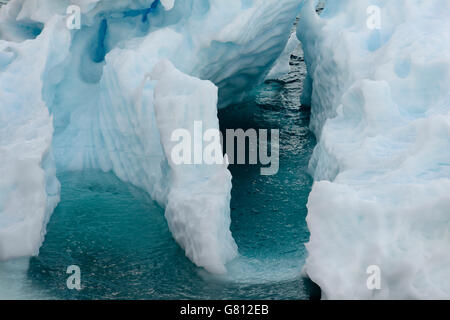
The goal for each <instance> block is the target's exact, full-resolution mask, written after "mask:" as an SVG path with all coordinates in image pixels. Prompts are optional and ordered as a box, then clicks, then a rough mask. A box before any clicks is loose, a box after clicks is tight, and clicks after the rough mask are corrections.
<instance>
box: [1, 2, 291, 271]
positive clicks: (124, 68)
mask: <svg viewBox="0 0 450 320" xmlns="http://www.w3.org/2000/svg"><path fill="white" fill-rule="evenodd" d="M69 5H76V6H78V7H79V8H80V9H81V12H80V13H81V26H80V27H81V28H79V29H73V28H68V27H67V12H66V9H67V7H69ZM299 9H300V2H299V1H297V0H285V1H276V0H253V1H251V0H242V1H241V0H233V1H222V0H176V1H174V0H171V1H170V0H164V1H163V0H161V1H160V0H155V1H144V0H135V1H130V0H121V1H113V0H109V1H108V0H105V1H99V0H75V1H61V0H33V1H32V0H11V1H9V2H8V3H7V5H5V6H3V7H2V8H1V9H0V158H1V159H2V161H1V163H0V174H1V175H2V179H1V180H0V190H1V192H0V261H4V260H8V259H12V258H17V257H24V256H31V255H36V254H37V253H38V250H39V247H40V246H41V244H42V242H43V239H44V236H45V228H46V223H47V222H48V220H49V218H50V215H51V213H52V211H53V209H54V208H55V206H56V205H57V203H58V201H59V194H60V185H59V182H58V180H57V178H56V172H57V171H65V170H83V169H92V168H95V169H101V170H104V171H112V172H114V173H115V174H116V175H117V176H118V177H119V178H120V179H122V180H124V181H127V182H130V183H132V184H134V185H136V186H138V187H141V188H143V189H145V190H147V191H148V192H149V194H150V195H151V196H152V197H153V198H154V199H155V200H157V201H158V202H159V203H160V204H161V205H162V206H164V207H166V217H167V220H168V224H169V227H170V229H171V231H172V234H173V235H174V238H175V239H176V240H177V241H178V243H179V244H180V245H181V247H183V248H184V249H185V252H186V255H187V256H188V257H189V258H190V259H191V260H192V261H193V262H194V263H196V264H197V265H198V266H200V267H205V268H206V269H207V270H209V271H211V272H214V273H223V272H225V264H226V262H228V261H229V260H231V259H232V258H233V257H235V256H236V254H237V248H236V244H235V243H234V240H233V238H232V236H231V233H230V231H229V224H230V217H229V198H230V189H231V176H230V173H229V172H228V170H227V168H226V166H218V167H215V166H212V167H208V166H202V165H197V166H195V167H193V168H191V169H189V170H180V169H179V168H176V167H175V166H172V165H171V163H170V161H169V160H170V159H169V158H168V156H167V152H166V151H167V147H168V145H169V143H170V141H169V131H168V130H173V129H174V128H175V126H176V127H180V128H185V129H187V130H191V129H192V122H193V121H195V120H202V121H203V122H204V125H205V129H207V128H206V127H208V128H218V120H217V115H216V113H217V107H224V106H227V105H229V104H230V103H233V102H237V101H240V100H241V99H243V98H244V97H243V95H242V92H245V91H246V90H247V89H251V88H252V86H254V85H255V84H257V83H258V82H260V81H261V80H262V79H264V77H265V75H266V74H267V72H268V71H269V70H270V67H271V66H272V64H273V63H274V61H275V60H276V59H277V57H278V56H279V55H280V53H281V51H282V50H283V48H284V47H285V45H286V43H287V41H288V38H289V30H290V28H291V26H292V23H293V21H294V20H295V17H296V15H297V13H298V11H299ZM158 63H159V68H157V70H156V71H155V70H154V67H155V66H156V65H157V64H158ZM158 88H159V89H158ZM205 97H206V98H205ZM189 183H190V184H192V183H195V185H196V186H197V187H196V188H190V187H187V184H189ZM186 199H191V201H186ZM192 199H193V200H192ZM200 203H201V204H202V206H203V207H202V208H203V209H202V210H196V208H195V206H196V205H199V204H200ZM197 209H198V208H197Z"/></svg>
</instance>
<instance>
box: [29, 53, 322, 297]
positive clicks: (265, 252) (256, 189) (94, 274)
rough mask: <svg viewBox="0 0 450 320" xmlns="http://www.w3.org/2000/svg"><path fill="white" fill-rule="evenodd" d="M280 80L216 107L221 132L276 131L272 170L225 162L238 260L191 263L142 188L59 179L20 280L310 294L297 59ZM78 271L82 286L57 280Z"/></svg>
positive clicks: (57, 286)
mask: <svg viewBox="0 0 450 320" xmlns="http://www.w3.org/2000/svg"><path fill="white" fill-rule="evenodd" d="M293 63H294V64H296V65H297V66H298V68H296V69H295V72H293V73H292V74H290V75H289V76H288V77H287V78H286V79H284V81H279V82H269V83H265V84H264V85H262V86H261V87H260V88H258V90H256V91H255V92H254V94H253V95H252V98H250V99H249V100H248V101H247V102H246V103H243V104H241V105H236V106H232V107H230V108H227V109H225V110H223V111H220V112H219V118H220V124H221V127H222V129H225V128H243V129H247V128H255V129H257V128H267V129H272V128H273V129H280V170H279V172H278V174H277V175H274V176H261V175H260V174H259V172H260V171H259V167H258V166H245V165H244V166H242V165H234V166H230V170H231V172H232V175H233V190H232V200H231V218H232V225H231V230H232V233H233V236H234V238H235V240H236V242H237V244H238V247H239V253H240V257H239V258H237V259H236V260H235V261H233V262H231V263H230V264H229V265H228V270H229V273H228V275H226V276H222V277H217V276H211V275H209V274H208V273H206V272H205V271H203V270H202V269H199V268H197V267H195V266H194V265H193V264H192V263H191V262H190V261H189V260H188V259H187V258H186V257H185V255H184V252H183V250H181V249H180V248H179V247H178V245H177V244H176V243H175V242H174V240H173V239H172V236H171V234H170V232H169V230H168V227H167V223H166V221H165V219H164V211H163V209H162V208H160V207H159V206H158V205H157V204H155V203H154V202H153V201H152V200H151V199H150V198H149V197H148V196H147V195H146V193H145V192H143V191H141V190H139V189H137V188H135V187H133V186H131V185H129V184H126V183H123V182H121V181H120V180H119V179H117V178H116V177H115V176H114V175H113V174H111V173H103V172H99V171H84V172H66V173H60V174H59V175H58V178H59V180H60V181H61V185H62V193H61V202H60V204H59V206H58V207H57V208H56V210H55V212H54V213H53V216H52V218H51V220H50V223H49V224H48V227H47V230H48V233H47V235H46V238H45V242H44V244H43V246H42V248H41V250H40V254H39V256H38V257H35V258H32V259H31V261H30V267H29V269H28V273H27V278H28V281H29V282H30V283H31V285H32V287H33V291H35V292H39V293H40V294H42V295H45V296H48V297H52V298H58V299H310V298H317V297H318V295H319V294H320V293H318V289H317V287H316V286H315V285H314V284H312V283H311V282H310V281H309V280H308V279H304V278H303V277H302V276H301V268H302V265H303V262H304V259H305V256H306V252H305V248H304V243H305V242H307V241H308V238H309V233H308V230H307V227H306V222H305V217H306V212H307V211H306V202H307V198H308V194H309V192H310V189H311V184H312V180H311V177H310V176H309V175H308V174H307V173H306V169H307V164H308V161H309V158H310V156H311V152H312V149H313V147H314V145H315V140H314V137H313V135H312V134H311V133H310V132H309V130H308V122H309V110H308V109H307V108H303V107H301V106H300V105H299V95H300V92H301V83H302V79H303V77H304V74H305V71H304V68H303V67H302V65H301V61H299V58H298V59H293ZM69 265H78V266H79V267H80V269H81V285H82V290H81V291H76V290H69V289H67V286H66V280H67V277H68V275H67V274H66V268H67V267H68V266H69Z"/></svg>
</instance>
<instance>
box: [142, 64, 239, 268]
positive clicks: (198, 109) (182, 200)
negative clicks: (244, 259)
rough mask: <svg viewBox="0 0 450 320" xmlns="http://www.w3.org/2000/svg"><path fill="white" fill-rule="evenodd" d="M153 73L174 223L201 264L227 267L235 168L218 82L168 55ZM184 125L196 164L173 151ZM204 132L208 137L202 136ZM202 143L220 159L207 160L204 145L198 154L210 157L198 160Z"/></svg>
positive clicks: (169, 208)
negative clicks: (224, 142) (224, 139)
mask: <svg viewBox="0 0 450 320" xmlns="http://www.w3.org/2000/svg"><path fill="white" fill-rule="evenodd" d="M151 79H154V80H157V84H156V86H155V89H154V99H155V100H154V106H155V115H156V121H157V124H158V128H159V132H160V136H161V144H162V145H163V146H164V152H165V155H166V158H167V161H168V165H169V166H170V168H171V171H170V175H169V190H168V196H167V205H166V212H165V215H166V218H167V221H168V223H169V228H170V230H171V231H172V234H173V236H174V237H175V240H177V242H178V243H179V244H180V245H181V247H183V248H184V249H185V250H186V255H187V256H188V257H189V258H190V259H191V260H192V261H194V262H195V263H196V264H197V265H198V266H201V267H204V268H205V269H206V270H209V271H211V272H213V273H225V272H226V269H225V264H226V263H227V262H228V261H230V260H232V259H233V258H234V257H236V255H237V246H236V244H235V242H234V240H233V238H232V236H231V232H230V223H231V220H230V198H231V173H230V172H229V171H228V169H227V165H228V163H227V161H225V160H224V158H223V155H222V146H221V143H220V131H219V121H218V119H217V99H218V94H217V92H218V90H217V87H216V86H215V85H214V84H213V83H212V82H210V81H206V80H200V79H197V78H194V77H190V76H188V75H186V74H183V73H182V72H180V71H178V70H177V69H175V67H174V66H173V65H172V64H171V63H170V62H169V61H168V60H163V61H161V62H159V63H158V64H157V65H156V66H155V68H154V69H153V72H152V73H151ZM174 115H180V116H178V117H174ZM179 129H183V130H186V131H185V132H186V133H187V132H188V133H189V137H190V139H189V140H187V141H184V142H188V144H189V146H190V149H191V157H190V159H191V161H192V162H191V163H192V164H188V163H181V164H180V163H176V162H174V159H173V157H172V152H174V150H176V149H175V147H176V145H178V144H179V143H180V141H174V139H173V138H174V137H173V134H174V132H176V131H175V130H179ZM208 132H209V133H210V135H209V136H208ZM204 137H208V139H207V140H209V141H203V140H204ZM205 140H206V139H205ZM182 142H183V141H181V143H182ZM202 145H207V146H209V149H211V152H210V153H209V154H211V155H213V156H215V157H217V158H218V159H219V161H216V162H215V163H210V164H206V165H205V164H204V162H205V161H206V159H205V158H206V152H207V150H209V149H206V148H205V149H204V150H205V152H203V150H202V149H203V148H200V152H196V156H198V155H199V153H200V154H201V155H202V158H203V156H205V157H204V159H201V161H198V164H195V162H194V160H193V158H194V152H195V151H196V150H194V148H197V147H201V146H202ZM217 158H216V160H217Z"/></svg>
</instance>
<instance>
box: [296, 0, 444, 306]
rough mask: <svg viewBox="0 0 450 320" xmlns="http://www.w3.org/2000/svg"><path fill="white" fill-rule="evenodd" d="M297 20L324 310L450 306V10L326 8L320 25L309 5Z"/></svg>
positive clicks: (403, 2)
mask: <svg viewBox="0 0 450 320" xmlns="http://www.w3.org/2000/svg"><path fill="white" fill-rule="evenodd" d="M373 4H377V5H378V7H373V6H372V7H371V5H373ZM378 9H379V10H378ZM378 12H379V13H380V16H379V17H380V20H379V19H378V16H377V13H378ZM300 16H301V19H300V22H299V26H298V30H297V34H298V35H299V38H300V40H301V41H302V44H303V47H304V49H305V60H306V62H307V65H308V72H309V74H310V76H311V78H312V80H313V82H312V96H311V101H312V119H311V128H312V130H313V131H314V132H315V134H316V136H317V137H318V145H317V147H316V149H315V151H314V155H313V158H312V160H311V165H310V167H311V171H312V173H313V174H314V178H315V183H314V186H313V189H312V192H311V194H310V197H309V202H308V217H307V221H308V226H309V229H310V232H311V239H310V242H309V243H308V244H307V249H308V252H309V257H308V258H307V262H306V271H307V273H308V275H309V276H310V277H311V279H312V280H313V281H314V282H316V283H317V284H318V285H319V286H320V287H321V289H322V294H323V297H325V298H329V299H336V298H344V299H353V298H358V299H361V298H368V299H369V298H375V299H378V298H408V299H409V298H426V299H429V298H447V299H448V298H450V238H449V227H450V193H449V190H450V113H449V112H450V90H449V88H450V55H449V50H450V33H449V30H450V19H449V18H448V17H449V16H450V3H449V2H448V1H446V0H431V1H418V0H398V1H370V0H358V1H351V0H328V1H327V4H326V7H325V11H324V12H323V14H322V15H321V16H320V17H319V16H318V15H317V14H316V12H315V10H314V5H313V1H309V3H308V4H305V6H304V7H303V9H302V12H301V14H300ZM373 19H375V20H373ZM378 27H379V28H378ZM372 265H375V266H377V267H379V270H380V277H381V286H380V289H379V290H377V289H376V288H375V290H369V289H373V287H372V286H371V285H370V283H369V286H368V285H367V281H368V280H369V282H370V281H371V280H370V279H371V278H370V277H371V276H372V277H373V276H377V274H367V269H368V267H370V266H372ZM374 270H376V268H375V269H374ZM369 271H370V269H369Z"/></svg>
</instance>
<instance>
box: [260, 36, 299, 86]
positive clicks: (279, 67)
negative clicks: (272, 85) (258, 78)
mask: <svg viewBox="0 0 450 320" xmlns="http://www.w3.org/2000/svg"><path fill="white" fill-rule="evenodd" d="M299 46H300V41H299V40H298V37H297V32H296V30H293V32H292V33H291V36H290V38H289V41H288V43H287V44H286V47H285V48H284V50H283V52H282V53H281V55H280V56H279V57H278V59H277V61H276V62H275V63H274V65H273V67H272V69H270V72H269V74H268V75H267V76H266V80H279V79H281V78H283V76H285V75H287V74H288V73H289V72H290V71H291V66H290V64H289V63H290V62H291V56H292V54H293V53H294V52H295V51H296V50H297V49H298V47H299Z"/></svg>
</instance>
